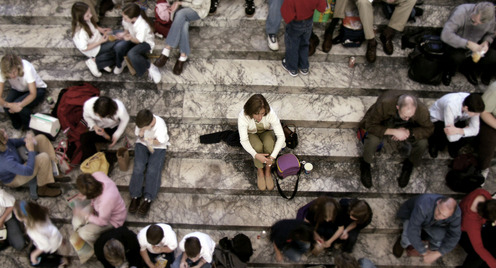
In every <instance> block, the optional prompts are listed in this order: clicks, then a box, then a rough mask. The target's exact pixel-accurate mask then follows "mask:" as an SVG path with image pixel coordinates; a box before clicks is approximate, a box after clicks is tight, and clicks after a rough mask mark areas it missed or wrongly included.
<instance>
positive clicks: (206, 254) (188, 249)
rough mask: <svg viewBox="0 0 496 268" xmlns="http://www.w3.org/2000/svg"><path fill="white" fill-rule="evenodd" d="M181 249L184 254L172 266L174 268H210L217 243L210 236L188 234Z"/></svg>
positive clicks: (195, 233) (180, 246)
mask: <svg viewBox="0 0 496 268" xmlns="http://www.w3.org/2000/svg"><path fill="white" fill-rule="evenodd" d="M179 249H180V250H181V251H182V252H183V253H181V255H180V256H179V258H177V259H176V260H175V261H174V263H173V264H172V266H171V267H172V268H179V267H181V268H184V267H191V268H193V267H194V268H210V267H212V256H213V254H214V250H215V242H214V241H213V240H212V238H210V236H209V235H207V234H204V233H200V232H194V233H190V234H187V235H186V236H185V237H184V238H183V239H182V240H181V242H179Z"/></svg>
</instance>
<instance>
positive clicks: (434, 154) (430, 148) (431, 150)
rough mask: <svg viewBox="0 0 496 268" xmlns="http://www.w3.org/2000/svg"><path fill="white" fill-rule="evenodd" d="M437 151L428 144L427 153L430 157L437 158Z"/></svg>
mask: <svg viewBox="0 0 496 268" xmlns="http://www.w3.org/2000/svg"><path fill="white" fill-rule="evenodd" d="M438 153H439V150H438V149H437V147H435V146H429V155H430V156H431V157H432V158H437V155H438Z"/></svg>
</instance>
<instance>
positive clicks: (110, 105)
mask: <svg viewBox="0 0 496 268" xmlns="http://www.w3.org/2000/svg"><path fill="white" fill-rule="evenodd" d="M93 111H94V112H95V114H98V115H100V116H101V117H103V118H105V117H108V118H111V117H112V116H114V115H115V114H116V113H117V103H116V102H115V101H114V100H113V99H111V98H109V97H107V96H100V97H99V98H98V99H97V100H96V101H95V103H94V104H93Z"/></svg>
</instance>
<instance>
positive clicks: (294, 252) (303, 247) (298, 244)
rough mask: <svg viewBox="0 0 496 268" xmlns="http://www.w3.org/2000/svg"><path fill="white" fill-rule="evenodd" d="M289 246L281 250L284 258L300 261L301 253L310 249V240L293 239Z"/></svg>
mask: <svg viewBox="0 0 496 268" xmlns="http://www.w3.org/2000/svg"><path fill="white" fill-rule="evenodd" d="M291 244H292V246H291V247H288V248H285V249H283V250H282V253H283V254H284V256H286V258H288V259H289V260H291V261H294V262H297V261H300V259H301V255H303V254H304V253H305V252H307V251H308V250H310V242H303V241H293V242H292V243H291Z"/></svg>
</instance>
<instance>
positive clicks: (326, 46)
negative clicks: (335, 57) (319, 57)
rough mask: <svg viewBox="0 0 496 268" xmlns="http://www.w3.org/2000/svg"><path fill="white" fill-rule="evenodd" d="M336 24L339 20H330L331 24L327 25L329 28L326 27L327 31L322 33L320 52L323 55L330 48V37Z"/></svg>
mask: <svg viewBox="0 0 496 268" xmlns="http://www.w3.org/2000/svg"><path fill="white" fill-rule="evenodd" d="M338 22H339V19H332V20H331V23H329V26H327V29H326V31H325V33H324V42H323V43H322V51H324V52H325V53H327V52H329V51H330V50H331V48H332V35H333V34H334V29H335V28H336V25H337V24H338Z"/></svg>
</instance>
